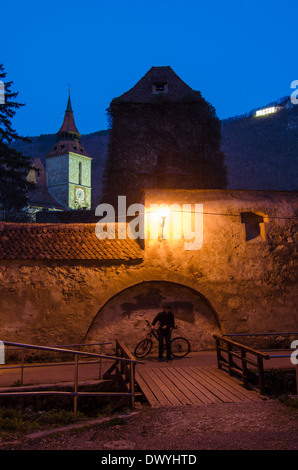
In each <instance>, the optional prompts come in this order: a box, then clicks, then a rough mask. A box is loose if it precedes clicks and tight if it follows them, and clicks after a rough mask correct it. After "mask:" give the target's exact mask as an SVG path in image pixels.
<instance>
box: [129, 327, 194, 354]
mask: <svg viewBox="0 0 298 470" xmlns="http://www.w3.org/2000/svg"><path fill="white" fill-rule="evenodd" d="M146 322H147V325H148V326H149V327H150V331H149V332H148V333H147V335H146V338H144V339H143V340H142V341H140V342H139V343H138V344H137V345H136V347H135V349H134V355H135V357H138V358H142V357H145V356H147V354H149V353H150V351H151V349H152V346H153V341H152V339H153V338H155V339H156V340H157V341H159V339H158V334H157V332H156V331H155V330H152V329H151V325H150V323H149V321H148V320H146ZM175 328H177V327H176V326H175ZM170 346H171V353H172V355H173V356H174V357H185V356H186V355H187V354H188V353H189V351H190V344H189V341H188V340H187V339H186V338H183V337H182V336H177V337H174V338H172V339H171V341H170ZM163 349H164V350H165V349H166V345H165V344H163Z"/></svg>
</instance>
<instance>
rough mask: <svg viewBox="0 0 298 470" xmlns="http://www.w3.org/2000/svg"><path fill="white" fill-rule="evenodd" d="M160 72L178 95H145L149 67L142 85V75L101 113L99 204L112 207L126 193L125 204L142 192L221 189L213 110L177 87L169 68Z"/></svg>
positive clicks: (222, 169)
mask: <svg viewBox="0 0 298 470" xmlns="http://www.w3.org/2000/svg"><path fill="white" fill-rule="evenodd" d="M153 69H154V68H153ZM156 69H163V68H162V67H160V68H157V67H156V68H155V70H154V72H156ZM164 69H167V70H166V72H167V73H168V75H167V81H168V82H169V85H168V86H169V89H170V87H171V83H172V88H174V85H175V86H176V89H175V91H176V90H179V91H180V90H182V91H181V93H180V94H179V93H178V91H176V93H175V94H174V93H173V94H172V95H171V94H170V93H160V94H158V93H155V94H154V93H151V89H150V88H149V86H148V82H149V78H151V75H150V72H151V70H152V69H151V70H150V71H149V72H148V73H147V82H146V83H145V82H144V78H145V77H146V76H145V77H144V78H143V79H142V80H140V82H138V84H137V86H135V87H134V88H133V89H132V91H130V92H127V93H126V94H124V95H122V96H121V97H119V98H115V99H114V100H112V102H111V104H110V107H109V109H108V110H107V113H108V117H109V124H110V143H109V149H108V156H107V161H106V167H105V172H104V189H103V202H107V203H113V204H116V198H117V196H118V195H126V196H127V200H128V201H127V202H128V204H131V203H134V202H139V200H140V190H141V189H146V188H147V189H148V188H160V189H164V188H166V189H222V188H225V187H226V184H227V169H226V166H225V164H224V154H223V152H222V151H221V122H220V120H219V119H218V117H217V116H216V112H215V109H214V108H213V106H212V105H210V104H209V103H208V102H207V101H206V100H205V99H204V98H203V97H202V95H201V93H200V92H198V91H194V90H192V89H191V88H190V87H188V86H187V85H186V84H184V82H182V81H181V84H180V82H179V81H178V79H179V77H178V78H177V76H174V75H173V74H174V72H173V71H172V69H170V68H166V67H165V68H164ZM158 72H159V70H158ZM174 79H175V81H174ZM171 80H172V82H171ZM179 80H180V79H179ZM177 83H178V85H177ZM146 87H147V88H146ZM179 87H180V88H179ZM186 87H187V88H186ZM147 90H149V91H150V92H149V91H147ZM141 92H142V93H143V95H142V94H141ZM135 96H137V99H135ZM142 96H144V97H145V98H146V99H143V100H142Z"/></svg>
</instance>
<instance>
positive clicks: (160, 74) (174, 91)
mask: <svg viewBox="0 0 298 470" xmlns="http://www.w3.org/2000/svg"><path fill="white" fill-rule="evenodd" d="M157 83H166V84H167V92H166V93H163V94H164V95H166V96H167V97H168V98H169V99H171V100H173V101H179V100H181V99H182V98H183V97H184V96H185V95H187V94H188V93H190V92H192V91H193V90H192V88H191V87H190V86H189V85H187V84H186V83H185V82H184V81H183V80H181V78H180V77H179V76H178V75H177V74H176V73H175V72H174V70H173V69H172V68H171V67H170V66H163V67H151V69H150V70H148V72H147V73H146V74H145V75H144V76H143V77H142V78H141V79H140V80H139V81H138V82H137V83H136V84H135V85H134V86H133V87H132V88H131V89H130V90H128V91H127V92H126V93H123V95H121V96H119V98H118V99H119V100H121V101H132V102H135V103H147V102H150V101H151V99H152V96H154V93H153V85H154V84H157Z"/></svg>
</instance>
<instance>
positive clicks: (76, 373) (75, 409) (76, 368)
mask: <svg viewBox="0 0 298 470" xmlns="http://www.w3.org/2000/svg"><path fill="white" fill-rule="evenodd" d="M78 380H79V355H78V354H75V363H74V399H73V412H74V419H75V420H76V419H77V413H78Z"/></svg>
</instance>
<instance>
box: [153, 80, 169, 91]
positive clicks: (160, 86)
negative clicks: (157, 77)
mask: <svg viewBox="0 0 298 470" xmlns="http://www.w3.org/2000/svg"><path fill="white" fill-rule="evenodd" d="M167 92H168V84H167V83H165V82H157V83H153V93H167Z"/></svg>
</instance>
